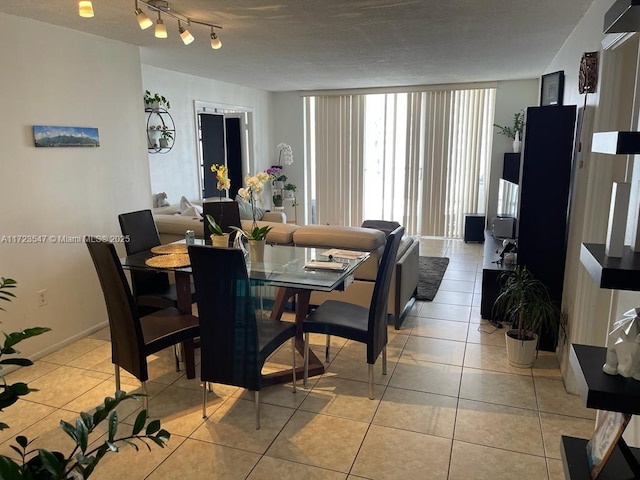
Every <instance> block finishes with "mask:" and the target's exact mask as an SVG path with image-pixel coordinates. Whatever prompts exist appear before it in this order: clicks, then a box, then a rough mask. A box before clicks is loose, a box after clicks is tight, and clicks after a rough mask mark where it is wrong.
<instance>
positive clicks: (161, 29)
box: [155, 18, 167, 38]
mask: <svg viewBox="0 0 640 480" xmlns="http://www.w3.org/2000/svg"><path fill="white" fill-rule="evenodd" d="M155 35H156V38H167V27H165V26H164V22H163V21H162V19H161V18H158V21H157V22H156V31H155Z"/></svg>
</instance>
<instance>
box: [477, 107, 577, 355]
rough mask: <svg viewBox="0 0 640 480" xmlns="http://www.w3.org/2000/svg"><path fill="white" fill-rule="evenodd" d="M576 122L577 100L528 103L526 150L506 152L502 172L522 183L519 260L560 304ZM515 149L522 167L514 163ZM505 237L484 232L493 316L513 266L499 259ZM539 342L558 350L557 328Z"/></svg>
mask: <svg viewBox="0 0 640 480" xmlns="http://www.w3.org/2000/svg"><path fill="white" fill-rule="evenodd" d="M575 123H576V106H575V105H567V106H561V105H554V106H544V107H529V108H527V109H526V113H525V128H524V139H523V149H522V152H521V153H520V154H511V153H507V154H505V167H506V168H505V169H504V170H505V172H504V173H503V180H507V181H511V183H517V185H518V202H517V207H516V212H517V214H516V215H514V217H515V218H516V221H515V223H516V226H515V231H516V233H515V238H516V241H517V245H518V255H517V263H518V265H522V266H526V267H527V268H528V269H529V270H530V271H531V272H532V273H533V274H534V275H535V276H536V277H537V278H538V279H539V280H541V281H542V282H543V283H544V284H545V285H546V286H547V288H548V289H549V293H550V295H551V298H552V299H554V300H555V301H556V302H558V305H559V304H560V303H561V302H562V288H563V283H564V269H565V257H566V249H567V232H568V228H569V211H570V193H571V183H572V174H571V173H572V164H573V140H574V133H575ZM516 155H519V160H520V161H519V165H518V167H515V166H514V165H515V164H514V162H515V159H516V157H515V156H516ZM516 171H517V172H519V175H517V176H516V175H515V174H514V172H516ZM513 180H517V182H513ZM501 240H502V239H496V238H493V236H492V234H491V231H490V230H487V231H486V232H485V243H484V262H483V266H482V294H481V306H480V313H481V316H482V318H485V319H488V320H493V314H492V311H491V310H492V307H493V302H494V301H495V299H496V297H497V295H498V293H499V291H500V276H501V273H502V272H504V271H508V270H512V269H513V268H514V266H509V265H504V264H502V263H495V262H496V260H498V259H499V255H498V253H496V250H497V249H500V248H501V247H502V243H501ZM495 320H502V319H495ZM539 347H540V349H541V350H548V351H554V350H555V347H556V339H555V334H554V332H542V335H541V337H540V344H539Z"/></svg>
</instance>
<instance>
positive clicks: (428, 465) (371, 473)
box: [0, 238, 594, 480]
mask: <svg viewBox="0 0 640 480" xmlns="http://www.w3.org/2000/svg"><path fill="white" fill-rule="evenodd" d="M420 242H421V243H420V251H421V255H430V256H448V257H449V258H450V263H449V266H448V269H447V272H446V274H445V277H444V280H443V282H442V285H441V287H440V290H439V292H438V294H437V296H436V298H435V299H434V301H433V302H416V304H415V305H414V307H413V309H412V311H411V312H410V314H409V315H408V316H407V318H406V319H405V321H404V323H403V326H402V328H401V329H400V330H399V331H396V330H394V329H393V327H390V329H389V347H388V375H386V376H383V375H382V374H381V368H380V365H376V369H375V371H376V376H375V382H376V389H375V394H376V398H375V400H369V399H368V397H367V383H366V381H367V367H366V359H365V353H364V349H363V347H362V345H359V344H355V343H352V342H345V341H343V340H340V339H338V338H333V339H332V358H331V363H330V365H329V366H328V369H327V372H326V373H325V374H324V375H323V376H322V377H318V378H314V379H311V381H310V384H309V389H308V390H305V389H302V385H301V382H299V384H298V386H299V388H298V392H297V393H296V394H293V393H292V391H291V385H290V384H289V385H281V386H274V387H269V388H266V389H264V390H263V391H262V392H261V401H262V428H261V429H260V430H258V431H256V430H255V428H254V410H253V408H254V406H253V401H252V399H253V396H252V395H251V394H250V393H249V392H246V391H244V390H243V389H239V388H235V387H228V386H222V385H215V386H214V392H215V394H210V395H209V406H208V414H209V417H208V418H207V419H206V420H203V419H202V415H201V399H202V394H201V388H200V382H199V381H198V380H197V379H194V380H187V379H186V378H185V377H184V375H183V373H182V372H180V373H177V372H175V370H174V368H173V362H172V353H171V351H170V350H169V351H164V352H162V353H161V354H159V355H154V356H153V357H150V376H151V380H150V382H149V394H150V395H151V397H150V400H149V404H150V410H151V414H152V416H153V417H159V418H161V419H162V422H163V426H164V428H166V429H167V430H169V431H170V432H171V434H172V436H171V440H170V443H169V446H168V448H165V449H161V448H158V447H153V448H152V450H151V451H150V452H149V451H147V450H146V449H144V450H141V451H140V452H135V451H134V450H133V449H131V448H127V447H125V448H122V449H121V451H120V452H119V453H118V454H111V455H107V457H105V459H104V460H103V461H102V462H101V464H100V465H99V467H98V469H97V470H96V472H95V474H94V476H93V477H92V478H96V479H101V478H111V479H113V478H123V479H125V478H126V479H130V480H131V479H143V478H149V479H159V478H178V477H181V478H185V479H186V478H188V479H199V478H207V479H244V478H248V479H272V478H285V479H289V478H290V479H300V478H309V479H347V478H348V479H358V478H366V479H392V478H399V479H403V480H407V479H434V480H436V479H450V480H466V479H471V478H473V479H477V480H479V479H489V478H490V479H493V480H499V479H509V480H511V479H519V478H522V479H527V480H536V479H541V480H542V479H545V480H546V479H549V480H556V479H562V478H563V468H562V462H561V460H560V450H559V444H560V435H561V434H568V435H573V436H578V437H583V438H588V437H590V436H591V433H592V430H593V426H594V411H593V410H588V409H586V408H584V406H583V403H582V401H581V399H580V398H579V397H577V396H573V395H569V394H567V393H566V392H565V390H564V386H563V382H562V378H561V375H560V372H559V370H558V367H557V361H556V359H555V355H553V354H550V353H544V354H541V355H540V357H539V358H538V360H537V362H536V364H535V365H534V367H533V368H530V369H517V368H513V367H510V366H509V365H508V363H507V361H506V359H505V347H504V338H503V331H501V330H498V331H495V329H494V328H493V327H492V326H491V325H490V324H487V323H486V322H485V321H482V320H481V319H480V313H479V304H480V287H481V274H482V261H481V260H482V259H481V255H482V246H481V245H477V244H473V245H472V244H465V243H463V242H462V241H455V240H443V239H427V238H423V239H421V240H420ZM312 343H313V344H314V346H315V348H316V349H317V353H318V354H319V355H320V354H322V355H323V353H322V352H323V345H324V338H323V337H319V336H318V337H316V338H313V339H312ZM288 348H289V347H288V344H287V346H285V347H283V349H282V350H281V351H279V352H277V353H276V354H275V355H274V357H273V358H272V361H273V363H274V364H287V363H288V362H289V358H290V356H289V355H290V354H287V351H286V350H288ZM289 352H290V350H289ZM300 360H301V359H300ZM268 366H269V367H273V366H274V365H271V364H270V365H268ZM18 379H19V380H22V381H28V382H29V384H30V386H31V387H33V388H38V389H39V391H38V392H33V393H31V394H29V395H28V396H27V397H25V398H24V399H23V400H20V401H19V402H18V403H17V404H16V405H14V406H12V407H10V408H8V409H7V410H5V412H4V413H3V414H2V420H3V421H5V422H7V423H8V424H9V425H10V426H11V428H10V429H9V430H4V431H1V432H0V442H2V444H1V446H0V453H2V454H5V455H12V454H13V452H12V451H11V450H10V449H9V446H8V445H9V444H10V443H12V440H11V439H12V438H13V437H15V436H16V435H18V434H24V435H27V436H28V437H29V438H33V437H38V440H37V441H36V443H35V444H34V445H35V446H36V447H37V446H38V445H42V446H46V447H47V448H52V447H55V448H56V449H59V450H62V451H69V450H70V447H71V443H70V441H69V440H68V439H67V438H66V437H65V435H64V434H63V433H62V431H61V430H60V428H59V427H58V424H59V421H60V420H61V419H65V420H68V421H72V420H73V419H74V418H75V417H76V416H77V414H78V412H80V411H89V410H91V409H92V408H94V407H95V406H96V405H97V404H99V403H101V401H102V399H103V398H104V397H105V396H108V395H113V391H114V383H113V369H112V365H111V361H110V345H109V338H108V331H106V330H103V331H101V332H98V333H97V334H95V335H92V336H90V337H87V338H84V339H82V340H79V341H77V342H75V343H73V344H72V345H69V346H67V347H65V348H63V349H61V350H59V351H57V352H55V353H53V354H51V355H49V356H47V357H45V358H43V359H41V360H39V361H37V362H36V364H35V365H34V366H32V367H29V368H24V369H21V370H19V371H17V372H15V373H13V374H11V376H10V380H12V381H16V380H18ZM138 387H139V383H138V382H137V381H136V380H135V379H133V378H132V377H130V376H128V375H126V374H125V375H123V388H124V389H127V390H130V391H133V390H135V389H137V388H138ZM136 408H139V404H138V402H135V401H130V402H127V403H125V404H124V405H122V406H121V408H120V410H119V412H120V418H121V419H124V422H125V423H131V422H132V421H133V418H134V413H135V412H134V411H135V409H136Z"/></svg>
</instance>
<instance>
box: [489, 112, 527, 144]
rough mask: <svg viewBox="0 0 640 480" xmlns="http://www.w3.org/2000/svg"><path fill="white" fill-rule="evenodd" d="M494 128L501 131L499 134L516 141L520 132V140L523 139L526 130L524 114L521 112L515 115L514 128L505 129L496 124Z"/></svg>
mask: <svg viewBox="0 0 640 480" xmlns="http://www.w3.org/2000/svg"><path fill="white" fill-rule="evenodd" d="M493 126H494V127H496V128H497V129H498V130H499V131H498V133H500V134H502V135H506V136H507V137H509V138H511V139H515V138H516V132H518V133H519V134H520V139H522V131H523V130H524V112H523V111H520V112H516V113H514V114H513V126H511V127H508V126H507V127H503V126H502V125H498V124H496V123H494V124H493Z"/></svg>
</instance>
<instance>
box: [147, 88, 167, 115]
mask: <svg viewBox="0 0 640 480" xmlns="http://www.w3.org/2000/svg"><path fill="white" fill-rule="evenodd" d="M144 106H145V108H149V109H151V110H156V109H158V108H164V109H165V110H169V108H171V104H170V103H169V100H167V99H166V98H165V97H164V96H162V95H160V94H159V93H157V92H156V93H154V94H153V95H151V92H150V91H149V90H145V92H144Z"/></svg>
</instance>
